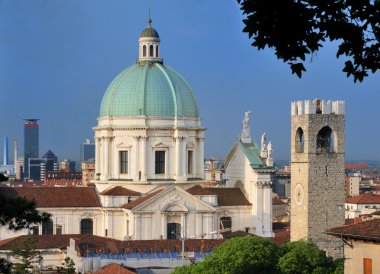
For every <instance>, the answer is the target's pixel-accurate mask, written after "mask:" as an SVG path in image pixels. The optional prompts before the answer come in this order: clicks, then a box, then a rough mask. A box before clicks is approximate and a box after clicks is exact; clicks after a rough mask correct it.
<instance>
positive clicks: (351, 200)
mask: <svg viewBox="0 0 380 274" xmlns="http://www.w3.org/2000/svg"><path fill="white" fill-rule="evenodd" d="M346 203H348V204H380V195H375V194H372V193H363V194H360V195H357V196H352V197H348V198H346Z"/></svg>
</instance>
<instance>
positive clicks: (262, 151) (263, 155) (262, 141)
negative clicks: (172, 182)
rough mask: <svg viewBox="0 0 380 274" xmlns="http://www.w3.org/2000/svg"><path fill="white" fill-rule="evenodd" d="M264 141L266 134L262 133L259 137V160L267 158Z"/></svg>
mask: <svg viewBox="0 0 380 274" xmlns="http://www.w3.org/2000/svg"><path fill="white" fill-rule="evenodd" d="M266 141H267V137H266V133H265V132H264V133H263V135H261V150H260V156H261V158H267V157H268V154H267V148H266V144H265V143H266Z"/></svg>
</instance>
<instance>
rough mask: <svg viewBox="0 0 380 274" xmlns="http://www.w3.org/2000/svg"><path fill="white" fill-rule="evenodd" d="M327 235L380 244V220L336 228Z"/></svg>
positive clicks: (328, 231) (327, 232)
mask: <svg viewBox="0 0 380 274" xmlns="http://www.w3.org/2000/svg"><path fill="white" fill-rule="evenodd" d="M326 234H329V235H334V236H339V237H341V236H342V237H348V238H353V239H367V240H373V241H376V242H380V219H374V220H371V221H366V222H360V223H357V224H351V225H346V226H340V227H334V228H332V229H329V230H327V231H326Z"/></svg>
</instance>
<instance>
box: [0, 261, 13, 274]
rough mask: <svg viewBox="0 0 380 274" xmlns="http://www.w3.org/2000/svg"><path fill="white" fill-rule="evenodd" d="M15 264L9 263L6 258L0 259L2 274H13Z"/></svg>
mask: <svg viewBox="0 0 380 274" xmlns="http://www.w3.org/2000/svg"><path fill="white" fill-rule="evenodd" d="M12 267H13V264H12V263H11V262H8V261H7V260H6V259H4V258H0V273H2V274H10V273H12Z"/></svg>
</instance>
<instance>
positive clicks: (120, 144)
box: [116, 142, 132, 148]
mask: <svg viewBox="0 0 380 274" xmlns="http://www.w3.org/2000/svg"><path fill="white" fill-rule="evenodd" d="M116 147H117V148H131V147H132V145H131V144H128V143H124V142H121V143H118V144H116Z"/></svg>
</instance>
